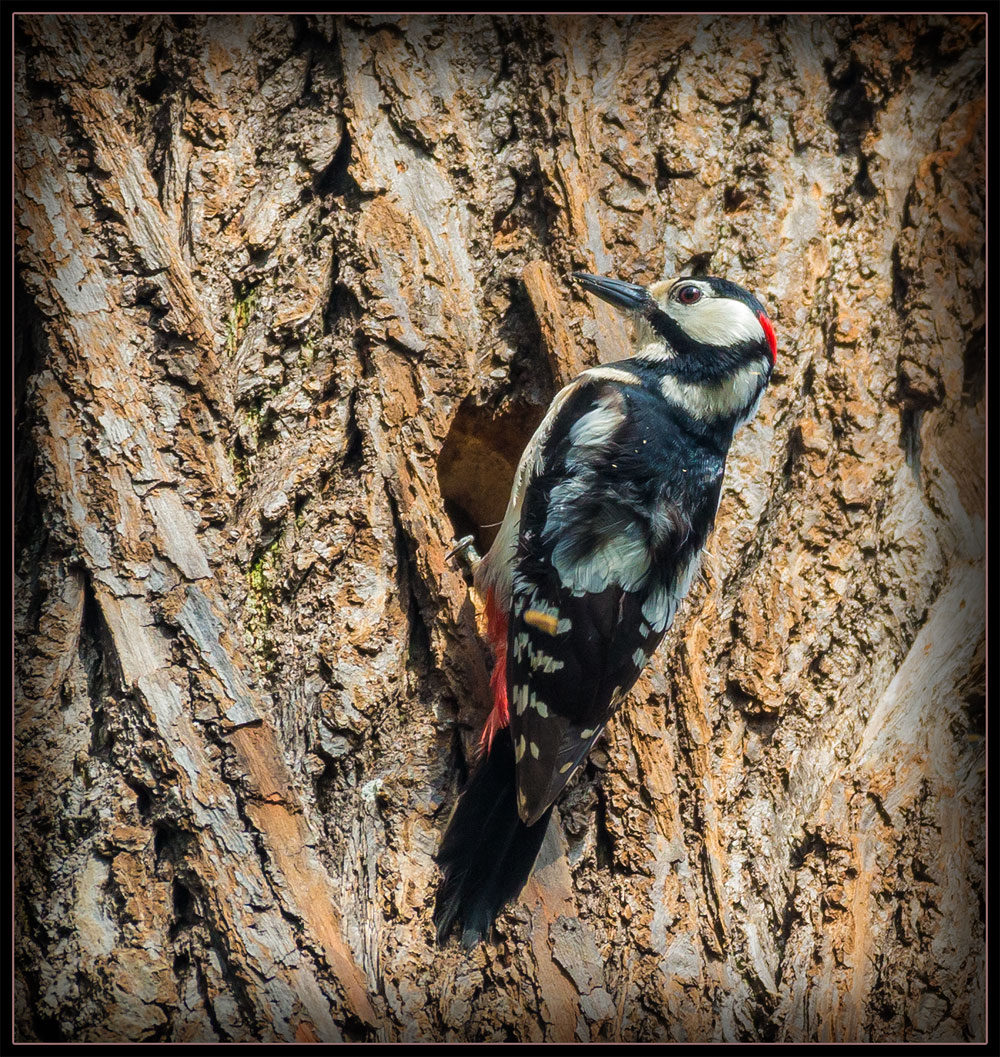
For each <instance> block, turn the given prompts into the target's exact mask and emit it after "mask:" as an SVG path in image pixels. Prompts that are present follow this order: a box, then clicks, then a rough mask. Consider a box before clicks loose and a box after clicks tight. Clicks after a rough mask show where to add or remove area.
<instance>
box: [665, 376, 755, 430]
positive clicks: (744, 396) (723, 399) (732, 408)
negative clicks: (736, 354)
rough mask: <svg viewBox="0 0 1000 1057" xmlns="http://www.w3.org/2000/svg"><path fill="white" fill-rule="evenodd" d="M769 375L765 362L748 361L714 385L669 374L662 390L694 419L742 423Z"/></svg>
mask: <svg viewBox="0 0 1000 1057" xmlns="http://www.w3.org/2000/svg"><path fill="white" fill-rule="evenodd" d="M765 378H766V373H765V368H764V364H763V361H755V362H753V363H748V364H746V365H745V366H743V367H740V368H739V370H737V371H736V372H734V373H733V374H731V375H729V376H728V377H726V378H723V379H721V380H720V381H719V382H716V383H715V385H704V384H696V383H693V382H682V381H680V380H679V379H678V378H674V377H672V376H671V375H666V376H665V377H664V378H663V380H662V381H661V382H660V392H661V393H663V395H664V397H666V399H667V400H669V401H670V402H671V403H673V404H679V405H680V406H681V407H682V408H683V409H684V410H685V411H686V412H687V413H688V414H689V415H690V416H691V417H692V418H697V419H700V420H701V421H702V422H710V421H713V420H715V419H720V418H732V417H734V416H735V417H736V418H737V420H738V422H739V423H740V424H742V423H743V422H746V421H747V420H749V419H750V418H752V417H753V412H754V411H756V409H757V404H758V403H759V401H760V396H761V393H762V392H763V389H764V380H765Z"/></svg>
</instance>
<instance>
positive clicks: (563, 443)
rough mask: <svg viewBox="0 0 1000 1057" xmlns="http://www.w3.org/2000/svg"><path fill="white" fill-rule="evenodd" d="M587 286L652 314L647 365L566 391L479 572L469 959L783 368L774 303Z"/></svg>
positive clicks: (610, 370) (622, 364)
mask: <svg viewBox="0 0 1000 1057" xmlns="http://www.w3.org/2000/svg"><path fill="white" fill-rule="evenodd" d="M573 277H574V279H576V281H577V282H579V283H580V285H581V286H583V287H584V289H586V290H588V291H590V292H591V293H593V294H596V295H597V296H598V297H600V298H603V299H604V300H605V301H608V302H610V303H611V304H612V305H616V306H617V307H619V308H621V309H624V310H626V311H627V312H629V313H631V314H632V315H633V316H634V317H635V319H636V322H637V328H638V340H637V343H636V351H635V353H634V355H633V356H631V357H630V358H629V359H624V360H619V361H617V362H615V363H612V364H607V365H604V366H600V367H592V368H590V369H589V370H586V371H584V372H583V373H582V374H581V375H580V376H579V377H577V378H576V379H575V380H574V381H572V382H570V384H569V385H567V386H566V387H565V388H564V389H562V390H561V391H560V392H559V393H558V394H557V396H556V398H555V399H554V400H553V401H552V405H551V407H550V408H549V410H548V413H547V414H546V416H545V418H544V419H543V421H542V423H541V425H540V426H539V427H538V429H537V430H536V432H535V435H534V436H533V437H532V438H531V441H530V442H529V444H528V446H527V448H526V449H525V451H524V454H523V455H522V457H521V461H520V463H519V465H518V468H517V473H516V475H515V478H514V486H513V489H512V491H511V496H510V501H509V503H508V505H507V513H506V516H505V517H504V519H503V523H502V524H501V526H500V531H499V533H498V535H497V537H496V540H495V541H494V543H493V546H492V547H491V548H490V551H489V553H488V554H487V555H486V557H485V558H483V560H482V561H481V562H480V563H479V565H478V567H477V569H476V573H475V581H476V586H477V589H478V590H479V592H480V593H481V595H482V597H483V598H484V599H485V604H486V616H487V635H488V637H489V640H490V642H491V644H492V646H493V650H494V653H495V656H496V661H495V667H494V671H493V679H492V687H493V696H494V705H493V711H492V712H491V714H490V716H489V719H488V720H487V721H486V726H485V729H484V731H483V737H482V748H483V751H484V753H485V757H484V759H483V760H482V762H481V763H480V765H479V767H478V769H477V770H476V772H475V774H474V775H473V777H472V779H471V781H470V782H469V784H468V786H467V788H466V789H465V791H464V793H463V794H462V796H461V798H460V800H459V802H458V805H457V807H456V809H455V811H454V812H453V814H452V818H451V820H450V822H449V824H448V828H447V832H446V833H445V835H444V838H443V840H442V842H441V847H440V849H439V851H438V854H437V862H438V863H439V865H440V866H441V869H442V873H443V880H442V882H441V885H440V887H439V889H438V892H437V900H436V906H435V911H434V921H435V924H436V926H437V937H438V942H443V941H444V940H445V939H446V938H447V936H448V933H449V932H450V931H451V929H452V926H453V925H454V924H455V923H456V922H460V923H461V927H462V939H463V942H464V943H465V944H466V946H473V945H474V944H476V943H477V942H479V941H480V940H481V939H484V938H485V937H486V935H487V933H488V931H489V929H490V927H491V925H492V923H493V921H494V919H495V917H496V915H497V914H498V912H499V911H500V909H501V907H503V905H504V904H505V903H507V902H508V901H509V900H511V899H513V898H514V897H515V896H516V895H517V894H518V893H519V892H520V891H521V889H522V888H523V887H524V884H525V883H526V881H527V879H528V876H529V875H530V873H531V870H532V867H533V866H534V862H535V858H536V856H537V854H538V851H539V848H540V847H541V844H542V839H543V837H544V836H545V830H546V828H547V826H548V821H549V816H550V815H551V813H552V805H553V803H554V801H555V800H556V798H557V797H558V795H559V793H560V792H561V791H562V789H563V787H564V786H565V785H566V783H567V782H568V781H569V780H570V778H571V777H572V775H573V773H574V771H575V770H576V769H577V768H578V767H579V766H580V764H581V763H582V762H583V760H584V759H585V757H586V756H587V753H588V752H589V751H590V749H591V746H593V744H594V742H595V740H596V739H597V737H598V735H599V734H600V733H601V731H602V730H603V729H604V726H605V724H606V723H607V722H608V720H609V719H610V718H611V716H612V715H613V714H614V712H615V710H616V709H617V707H618V705H619V704H620V703H621V701H622V700H623V698H624V697H625V695H626V694H627V693H628V691H629V689H630V688H631V686H632V684H633V683H634V682H635V681H636V679H637V678H638V677H639V673H640V672H641V671H642V670H643V668H644V667H645V665H646V662H647V661H648V660H649V658H650V656H651V655H652V653H653V651H654V650H655V649H656V647H657V644H658V643H659V642H660V640H661V639H662V638H663V635H664V633H665V632H666V630H667V628H669V627H670V624H671V622H672V621H673V619H674V615H675V613H676V612H677V607H678V606H679V605H680V602H681V600H682V599H683V597H684V595H685V594H686V593H687V590H688V586H689V584H690V583H691V579H692V577H693V576H694V573H695V570H696V568H697V566H698V560H699V555H700V553H701V550H702V547H703V546H704V544H705V540H706V538H707V536H708V534H709V532H710V531H711V528H712V524H713V522H714V520H715V513H716V509H717V508H718V505H719V495H720V492H721V489H722V476H723V471H724V470H725V466H726V455H727V453H728V451H729V446H730V443H731V442H732V439H733V433H734V432H735V430H736V429H737V427H739V426H740V425H742V424H743V423H745V422H747V421H748V420H749V419H750V418H752V417H753V415H754V413H755V412H756V410H757V406H758V404H759V403H760V399H761V395H762V394H763V392H764V387H765V386H766V385H767V382H768V379H769V378H770V376H771V370H772V368H773V366H774V363H775V359H776V356H777V344H776V342H775V337H774V331H773V330H772V329H771V324H770V321H769V320H768V318H767V314H766V313H765V311H764V309H763V307H762V306H761V304H760V302H759V301H758V300H757V299H756V298H755V297H754V296H753V295H752V294H749V293H747V291H746V290H744V289H743V288H742V287H739V286H737V285H736V284H735V283H731V282H728V281H727V280H725V279H715V278H710V277H697V278H681V279H677V280H674V281H673V282H660V283H654V284H653V285H652V286H650V287H648V288H646V287H643V286H637V285H635V284H634V283H627V282H622V281H620V280H618V279H606V278H602V277H600V276H596V275H588V274H586V273H582V272H578V273H575V274H574V276H573Z"/></svg>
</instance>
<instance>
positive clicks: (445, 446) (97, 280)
mask: <svg viewBox="0 0 1000 1057" xmlns="http://www.w3.org/2000/svg"><path fill="white" fill-rule="evenodd" d="M16 29H17V40H16V52H17V56H16V57H17V66H16V77H17V96H16V121H17V155H16V162H17V171H16V177H17V248H18V265H19V280H18V289H17V328H16V334H17V341H16V347H15V361H16V369H17V377H16V383H17V413H18V425H17V436H18V442H19V447H18V452H17V457H16V469H17V491H16V504H17V505H16V524H17V547H16V553H17V577H18V579H17V593H16V620H17V645H18V650H17V658H16V665H17V669H16V675H17V688H16V765H17V832H16V854H17V859H16V862H17V903H16V911H17V938H16V943H17V948H16V953H17V959H16V966H17V974H18V979H17V989H16V1012H17V1033H18V1037H19V1038H21V1039H23V1040H31V1039H42V1040H52V1039H72V1040H101V1039H103V1040H125V1039H145V1040H156V1039H162V1040H172V1041H183V1040H250V1039H286V1040H291V1039H298V1040H323V1041H334V1040H340V1039H344V1040H351V1039H363V1040H378V1039H384V1040H403V1039H412V1040H435V1039H437V1040H452V1041H455V1040H463V1039H469V1040H505V1039H511V1040H513V1039H516V1040H526V1041H527V1040H536V1041H538V1040H562V1041H572V1040H574V1039H578V1040H591V1039H593V1040H598V1039H603V1040H611V1039H614V1040H632V1041H650V1040H667V1041H669V1040H685V1039H686V1040H698V1041H705V1040H747V1041H750V1040H982V1039H984V1038H985V1021H984V971H985V970H984V928H985V926H984V918H985V913H984V861H985V850H984V849H985V836H984V814H985V796H984V778H983V764H984V745H983V733H984V726H985V636H984V495H985V470H984V403H985V392H984V391H985V315H984V313H985V287H984V252H983V251H984V211H985V209H984V203H985V195H984V135H985V118H984V111H985V30H984V20H983V19H981V18H974V17H896V18H890V17H869V18H846V17H837V18H801V17H777V16H767V17H759V18H735V17H705V18H694V17H666V16H664V17H621V18H610V17H606V16H605V17H594V18H582V17H574V18H541V17H538V18H528V17H520V16H519V17H485V16H484V17H475V18H471V17H470V18H464V19H459V18H455V17H443V16H442V17H430V16H425V17H413V18H400V17H397V16H371V17H365V18H331V17H325V16H316V17H311V18H299V17H296V18H291V17H289V18H278V17H243V18H221V17H205V18H200V17H190V16H183V17H182V16H176V17H173V18H171V17H163V16H156V17H138V16H122V17H109V16H94V17H90V18H84V17H55V16H46V17H20V18H18V19H17V20H16ZM576 268H581V269H584V270H587V271H591V272H598V273H601V274H608V275H614V276H618V277H620V278H625V279H629V280H634V281H638V282H651V281H653V280H656V279H659V278H661V277H663V276H673V275H677V274H682V273H685V272H687V273H690V272H691V271H692V270H694V271H700V272H702V273H708V274H714V275H721V276H725V277H728V278H731V279H733V280H735V281H737V282H739V283H741V284H743V285H745V286H747V287H748V288H750V289H751V290H753V291H754V292H755V293H756V294H757V295H758V296H759V297H760V299H761V300H762V301H763V302H764V303H765V304H766V306H767V308H768V311H769V313H770V314H771V316H772V318H773V319H774V321H775V330H776V331H777V333H778V341H779V357H778V365H777V371H776V375H775V379H774V382H773V384H772V386H771V389H770V390H769V392H768V393H767V394H766V395H765V399H764V403H763V407H762V409H761V413H760V415H759V417H758V419H757V420H756V422H755V423H754V424H753V425H752V426H751V427H748V428H747V429H746V430H745V431H744V432H743V433H742V434H740V435H739V436H738V437H737V441H736V444H735V446H734V449H733V453H732V457H731V459H730V465H729V468H728V471H727V479H726V487H725V491H724V495H723V499H722V504H721V507H720V510H719V516H718V521H717V529H716V532H715V534H714V536H713V537H712V539H711V541H710V544H709V549H708V550H709V553H708V555H707V556H706V562H705V568H704V575H703V576H702V577H701V578H700V579H699V580H698V582H697V583H696V584H695V586H694V587H693V589H692V591H691V595H690V597H689V599H688V601H687V602H686V603H685V605H684V606H683V608H682V610H681V613H680V614H679V616H678V619H677V621H676V623H675V625H674V628H673V630H672V631H671V632H670V634H669V635H668V637H667V639H666V641H665V642H664V644H663V645H662V646H661V648H660V650H659V651H658V652H657V654H656V656H655V657H654V659H653V661H652V662H651V664H650V666H649V668H648V669H647V672H646V674H645V676H644V677H643V678H642V679H641V680H640V682H639V683H638V685H637V687H636V689H635V690H634V691H633V693H632V694H631V696H630V698H629V701H628V702H627V704H626V706H625V707H623V709H622V710H621V711H620V713H619V714H618V716H617V717H616V719H615V720H614V721H613V722H612V724H611V726H610V728H609V730H608V732H607V736H606V739H605V740H604V741H603V742H601V743H600V744H599V746H598V748H597V749H596V750H595V752H594V753H593V754H592V757H591V759H590V761H589V763H588V764H587V766H586V768H585V769H584V771H583V772H582V773H581V774H580V775H579V776H578V777H577V779H576V780H575V781H574V782H573V783H572V785H571V788H570V789H569V791H568V793H567V794H566V795H565V796H564V797H563V798H562V800H561V802H560V803H559V805H558V807H557V810H556V815H555V816H554V820H553V825H552V827H551V829H550V832H549V835H548V838H547V841H546V845H545V846H544V847H543V851H542V854H541V857H540V861H539V865H538V868H537V871H536V874H535V876H534V877H533V879H532V880H531V882H529V885H528V887H527V888H526V889H525V891H524V893H523V895H522V897H521V898H520V899H519V900H518V901H517V902H516V903H514V904H512V905H511V906H510V907H509V908H508V909H507V911H506V912H504V913H503V914H501V916H500V918H499V920H498V923H497V927H496V932H495V936H494V940H493V942H490V943H488V944H484V945H482V946H480V947H479V948H477V949H475V950H473V951H471V952H466V951H465V950H463V949H462V948H460V947H459V946H458V945H451V946H448V947H446V948H444V949H438V948H436V947H435V945H434V943H433V929H432V925H431V908H432V902H433V893H434V888H435V886H436V882H437V871H436V867H435V865H434V863H433V860H432V856H433V854H434V851H435V849H436V845H437V842H438V840H439V839H440V835H441V833H442V830H443V828H444V825H445V822H446V820H447V817H448V812H449V810H450V807H451V805H452V803H453V802H454V799H455V797H456V794H457V791H458V788H459V785H460V780H461V777H462V775H464V774H465V773H466V771H467V769H468V768H469V767H470V766H471V763H472V760H473V755H474V745H475V742H476V740H477V737H478V731H479V728H480V726H481V724H482V721H483V719H484V717H485V714H486V711H487V709H488V688H487V675H488V671H489V663H490V660H489V656H488V654H487V649H486V646H485V644H484V641H483V639H482V638H481V637H480V632H479V629H478V627H477V617H476V613H477V610H476V607H477V606H478V604H479V603H478V600H477V599H475V598H474V596H473V595H472V593H471V592H470V590H469V588H468V586H467V584H466V582H465V579H464V577H463V575H462V573H461V571H460V570H459V569H458V568H457V567H456V566H455V565H454V563H453V562H450V561H448V560H447V554H448V551H449V550H450V549H451V548H452V546H453V545H454V540H455V538H456V537H457V536H461V535H463V534H464V533H466V532H468V531H474V532H476V534H477V535H478V538H479V542H480V545H481V546H486V545H488V543H489V541H490V529H489V528H488V526H489V525H490V524H491V523H493V522H497V521H499V519H500V516H501V514H502V511H503V508H504V505H505V503H506V498H507V491H508V488H509V486H510V481H511V478H512V475H513V469H514V466H515V465H516V462H517V459H518V456H519V454H520V451H521V449H522V448H523V446H524V444H525V443H526V441H527V439H528V437H529V436H530V435H531V432H532V430H533V429H534V427H535V425H536V424H537V423H538V421H539V420H540V418H541V416H542V415H543V413H544V410H545V408H546V406H547V404H548V401H549V400H550V399H551V398H552V396H553V394H554V393H555V392H556V391H557V389H558V388H559V386H560V385H562V384H563V383H564V382H565V381H566V380H568V379H569V378H570V377H571V376H572V375H573V374H574V373H576V372H577V371H578V370H579V369H581V368H582V367H584V366H587V365H589V364H593V363H595V362H597V361H607V360H613V359H618V358H621V357H622V356H624V355H627V354H628V353H629V351H630V340H631V339H630V330H629V326H628V325H627V323H626V321H625V320H623V319H622V318H621V317H620V316H619V315H617V314H616V313H615V311H614V310H613V309H612V308H610V307H609V306H607V305H605V304H603V303H601V302H597V301H595V300H594V299H592V298H590V299H588V298H586V297H584V296H581V295H580V294H579V293H577V292H575V291H574V290H573V289H572V288H571V287H570V285H569V284H568V282H567V279H566V276H567V275H568V273H569V272H570V271H572V270H573V269H576Z"/></svg>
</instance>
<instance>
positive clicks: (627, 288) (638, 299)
mask: <svg viewBox="0 0 1000 1057" xmlns="http://www.w3.org/2000/svg"><path fill="white" fill-rule="evenodd" d="M573 278H574V279H575V280H576V281H577V282H578V283H579V284H580V285H581V286H582V287H583V288H584V289H585V290H587V291H589V292H590V293H592V294H596V295H597V296H598V297H599V298H600V299H601V300H602V301H607V302H608V303H609V304H612V305H614V306H615V307H616V308H624V309H625V310H626V311H627V312H642V311H643V310H644V309H645V308H646V307H647V305H648V303H649V292H648V291H647V290H646V288H645V287H644V286H638V285H637V284H636V283H626V282H622V280H621V279H607V278H605V277H604V276H603V275H590V274H589V273H588V272H573Z"/></svg>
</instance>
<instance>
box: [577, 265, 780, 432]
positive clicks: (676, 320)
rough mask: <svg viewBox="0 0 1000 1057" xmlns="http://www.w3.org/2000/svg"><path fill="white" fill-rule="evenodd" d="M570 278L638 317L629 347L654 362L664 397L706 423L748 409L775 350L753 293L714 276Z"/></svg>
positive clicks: (736, 421) (726, 421) (736, 420)
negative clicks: (640, 281) (645, 281)
mask: <svg viewBox="0 0 1000 1057" xmlns="http://www.w3.org/2000/svg"><path fill="white" fill-rule="evenodd" d="M573 278H574V279H575V280H576V281H577V282H578V283H580V285H581V286H582V287H583V288H584V289H585V290H588V291H589V292H590V293H592V294H596V295H597V296H598V297H600V298H601V299H602V300H604V301H607V302H609V303H610V304H612V305H615V306H616V307H617V308H620V309H622V310H624V311H626V312H628V313H629V314H631V315H632V316H633V317H634V318H635V320H636V322H637V331H638V333H637V340H636V349H635V352H634V354H633V355H634V357H635V360H636V361H637V363H645V364H646V365H647V366H649V367H651V368H653V369H654V371H655V374H656V375H658V376H659V379H660V381H659V388H660V391H661V393H662V394H663V396H664V397H665V398H666V399H667V400H669V401H671V402H672V403H674V404H675V405H678V406H680V407H681V408H682V409H683V410H684V411H686V412H687V413H688V414H689V415H690V416H691V417H692V418H694V419H696V420H698V421H700V422H701V423H703V424H704V426H705V427H706V428H720V427H721V428H723V429H725V430H726V431H727V432H728V431H729V430H731V429H735V428H736V427H737V426H739V425H741V424H742V423H744V422H747V421H748V420H749V419H750V418H752V417H753V415H754V413H755V412H756V410H757V405H758V404H759V402H760V398H761V395H762V394H763V392H764V388H765V387H766V385H767V383H768V380H769V379H770V377H771V371H772V369H773V368H774V364H775V360H776V359H777V354H778V346H777V342H776V341H775V337H774V331H773V329H772V328H771V322H770V320H769V319H768V318H767V313H766V312H765V311H764V307H763V305H761V303H760V302H759V301H758V300H757V298H756V297H754V296H753V294H751V293H749V292H748V291H747V290H744V289H743V287H742V286H737V285H736V283H731V282H729V280H728V279H716V278H714V277H712V276H698V277H693V276H684V277H682V278H680V279H673V280H669V281H666V282H659V283H653V284H652V285H651V286H648V287H647V286H639V285H637V284H636V283H626V282H623V281H622V280H620V279H607V278H605V277H603V276H599V275H589V274H587V273H586V272H574V273H573Z"/></svg>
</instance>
